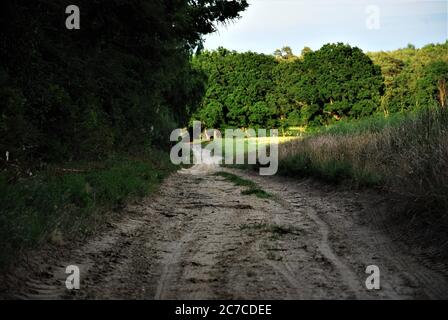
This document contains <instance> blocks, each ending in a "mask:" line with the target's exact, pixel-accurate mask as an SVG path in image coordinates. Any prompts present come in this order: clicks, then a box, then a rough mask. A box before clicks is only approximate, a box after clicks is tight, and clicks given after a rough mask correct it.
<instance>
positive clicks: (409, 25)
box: [205, 0, 448, 54]
mask: <svg viewBox="0 0 448 320" xmlns="http://www.w3.org/2000/svg"><path fill="white" fill-rule="evenodd" d="M249 3H250V6H249V8H248V9H246V11H245V12H243V13H242V14H241V16H242V17H241V19H239V20H236V21H234V22H231V23H229V24H227V25H220V26H219V27H218V32H216V33H214V34H212V35H209V36H207V37H206V38H205V40H206V41H205V48H206V49H209V50H212V49H216V48H218V47H220V46H222V47H225V48H227V49H231V50H236V51H254V52H260V53H266V54H272V53H273V52H274V51H275V49H278V48H282V47H284V46H290V47H291V48H292V49H293V52H294V53H296V54H300V52H301V50H302V48H303V47H305V46H308V47H310V48H311V49H313V50H317V49H319V48H320V47H322V45H324V44H326V43H330V42H332V43H333V42H343V43H348V44H350V45H352V46H357V47H359V48H361V49H363V50H364V51H380V50H384V51H387V50H394V49H398V48H403V47H406V46H407V45H408V44H413V45H415V46H416V47H422V46H424V45H426V44H428V43H442V42H445V41H446V40H447V39H448V0H249Z"/></svg>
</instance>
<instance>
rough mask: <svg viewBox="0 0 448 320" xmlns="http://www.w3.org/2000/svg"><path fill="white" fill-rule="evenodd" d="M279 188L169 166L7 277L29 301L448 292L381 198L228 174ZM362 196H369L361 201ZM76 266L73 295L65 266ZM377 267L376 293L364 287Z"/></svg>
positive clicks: (441, 274)
mask: <svg viewBox="0 0 448 320" xmlns="http://www.w3.org/2000/svg"><path fill="white" fill-rule="evenodd" d="M223 170H226V171H229V172H232V173H234V174H237V175H239V176H241V177H244V178H246V179H251V180H253V181H255V182H256V183H258V184H259V186H261V187H262V188H263V189H264V190H265V191H267V192H269V193H271V194H272V195H274V197H273V198H271V199H260V198H257V197H256V196H254V195H242V194H241V190H242V189H241V188H240V187H237V186H235V185H234V184H233V183H231V182H228V181H226V180H224V178H222V177H220V176H216V175H213V174H212V173H208V174H207V173H206V172H205V173H204V172H202V173H201V172H200V170H199V171H198V170H196V171H195V170H190V171H185V170H184V171H182V172H179V173H175V174H173V175H172V176H170V177H169V178H168V179H166V181H165V182H164V183H163V185H162V187H161V190H160V192H159V193H158V194H157V195H154V196H152V197H150V198H147V199H144V200H142V201H140V202H139V203H134V204H131V205H129V206H128V207H127V209H126V210H125V212H124V213H123V217H122V219H121V220H120V221H116V222H114V223H111V224H110V225H109V226H108V227H107V228H105V230H104V231H103V232H101V233H100V234H98V235H97V236H95V237H93V238H92V239H91V240H89V241H87V242H86V243H80V244H76V245H75V246H68V247H67V246H64V247H63V248H60V249H55V248H53V249H48V250H47V251H45V252H44V253H41V254H38V255H37V256H36V257H34V258H33V259H31V261H30V262H29V264H28V265H27V266H26V267H24V269H23V270H20V269H19V270H17V274H16V275H14V276H13V277H10V278H8V279H6V281H7V282H8V286H6V287H5V288H6V289H4V290H3V294H2V295H3V296H4V297H15V298H24V299H30V298H31V299H378V298H380V299H415V298H422V299H427V298H434V299H438V298H447V297H448V281H447V280H448V278H447V276H446V272H445V271H446V270H444V269H443V268H435V267H434V268H431V269H430V268H428V265H427V264H426V265H424V264H422V263H421V262H420V259H417V258H416V257H415V256H414V255H413V254H412V253H411V252H410V251H408V250H407V249H406V248H405V247H404V246H403V245H402V244H401V243H400V242H397V241H394V234H393V233H392V234H391V233H390V232H386V231H385V230H386V229H387V226H386V224H385V223H384V219H383V214H382V213H381V212H382V208H381V203H382V202H381V198H378V199H375V198H374V197H372V196H371V195H369V196H364V195H363V194H355V193H352V192H348V191H332V192H326V191H323V190H321V188H319V187H318V186H316V185H315V184H314V183H313V182H312V181H297V180H288V179H285V178H280V177H260V176H257V175H255V174H253V173H249V172H244V171H237V170H232V169H223ZM365 198H368V200H366V199H365ZM68 265H77V266H79V267H80V270H81V288H80V290H72V291H69V290H67V289H66V288H65V279H66V277H67V275H66V274H65V268H66V266H68ZM368 265H377V266H378V267H379V268H380V272H381V289H380V290H373V291H372V290H367V289H366V287H365V280H366V278H367V276H368V275H367V274H366V273H365V269H366V266H368Z"/></svg>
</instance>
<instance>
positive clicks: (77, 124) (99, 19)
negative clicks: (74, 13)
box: [0, 0, 247, 161]
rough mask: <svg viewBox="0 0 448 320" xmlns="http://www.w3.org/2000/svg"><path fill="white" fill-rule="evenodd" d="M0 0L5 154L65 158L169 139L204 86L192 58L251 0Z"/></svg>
mask: <svg viewBox="0 0 448 320" xmlns="http://www.w3.org/2000/svg"><path fill="white" fill-rule="evenodd" d="M69 4H71V3H69V2H67V1H63V0H36V1H31V2H30V1H23V0H14V1H12V0H6V1H2V2H1V4H0V136H1V139H0V152H1V154H0V157H2V158H4V155H5V153H6V152H7V151H8V152H9V154H10V155H11V159H14V160H15V159H19V160H25V159H27V160H30V159H36V158H37V159H42V160H44V161H45V160H47V161H64V160H67V159H78V158H101V157H104V156H106V155H107V154H109V153H110V152H111V151H113V150H119V149H123V150H130V149H135V148H144V147H146V146H148V145H154V144H156V145H158V146H160V145H162V144H164V143H166V142H167V141H169V139H168V138H167V136H168V135H167V134H168V133H169V132H170V131H171V130H172V129H173V128H174V127H177V126H179V125H180V124H184V123H185V122H186V121H187V120H188V119H189V117H190V113H191V112H192V111H194V108H195V106H197V104H198V101H200V98H201V95H202V93H203V87H204V85H203V83H204V75H203V74H202V73H201V72H200V71H198V70H195V69H194V68H192V66H191V64H190V58H191V55H192V53H193V52H194V50H196V49H197V48H198V47H200V46H201V39H202V37H203V35H205V34H208V33H211V32H213V31H214V30H215V27H216V24H217V23H225V22H226V21H228V20H229V19H235V18H237V17H238V16H239V13H240V12H241V11H242V10H244V9H245V8H246V7H247V2H246V1H245V0H234V1H227V0H188V1H185V0H127V1H121V0H95V1H91V0H79V1H76V4H77V5H78V6H79V8H80V12H81V29H80V30H67V29H66V28H65V19H66V18H67V15H66V14H65V9H66V7H67V6H68V5H69Z"/></svg>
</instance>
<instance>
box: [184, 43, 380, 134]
mask: <svg viewBox="0 0 448 320" xmlns="http://www.w3.org/2000/svg"><path fill="white" fill-rule="evenodd" d="M193 63H194V65H195V66H196V67H197V68H199V69H201V70H204V72H205V73H206V74H208V86H207V90H206V94H205V97H204V98H203V100H202V104H201V107H200V108H199V111H198V112H197V113H196V114H195V115H194V116H193V119H194V120H200V121H202V122H203V123H205V124H206V126H207V127H209V126H220V127H221V128H222V127H228V126H229V127H246V128H247V127H253V128H257V127H265V128H273V127H277V128H278V127H280V128H282V129H285V128H286V127H288V126H289V125H291V124H292V125H321V124H327V123H330V122H332V121H334V119H338V120H339V119H341V118H359V117H363V116H366V115H371V114H373V113H374V112H376V111H377V109H378V106H379V105H380V97H381V94H382V88H383V78H382V76H381V72H380V69H379V67H377V66H374V65H373V63H372V61H371V60H370V58H369V57H367V56H366V55H365V54H363V53H362V51H361V50H359V49H357V48H352V47H350V46H348V45H343V44H334V45H331V44H329V45H325V46H324V47H322V49H320V50H318V51H315V52H313V51H311V50H309V49H306V50H305V51H304V54H303V56H302V57H300V58H299V57H295V56H294V55H293V54H292V50H291V49H290V48H289V47H285V48H283V49H282V50H277V51H276V53H275V56H266V55H263V54H255V53H252V52H247V53H237V52H230V51H228V50H226V49H223V48H220V49H218V50H217V51H214V52H204V53H202V54H200V55H197V56H195V58H194V59H193ZM289 119H291V120H289Z"/></svg>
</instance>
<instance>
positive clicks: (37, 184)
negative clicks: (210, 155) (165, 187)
mask: <svg viewBox="0 0 448 320" xmlns="http://www.w3.org/2000/svg"><path fill="white" fill-rule="evenodd" d="M71 167H75V168H76V170H74V171H76V172H68V173H67V172H66V171H64V170H63V169H61V168H48V169H46V170H45V171H42V172H39V173H37V174H36V175H34V176H33V177H30V178H21V179H19V180H18V181H16V182H9V180H10V179H9V178H8V174H7V172H4V173H2V174H1V175H0V203H1V206H0V267H4V266H6V264H7V262H10V261H11V260H12V259H11V258H13V257H14V256H16V255H17V252H18V251H20V250H26V249H29V248H32V247H35V246H37V245H39V244H41V243H42V242H45V241H47V240H50V239H52V238H55V237H56V238H57V239H58V241H63V239H73V238H74V237H83V236H85V235H86V234H89V233H90V232H92V231H93V230H94V229H95V228H97V227H98V226H99V225H100V224H101V223H102V222H104V221H105V220H106V219H107V218H110V213H111V212H113V211H114V210H115V211H117V212H118V211H119V210H117V209H120V208H122V207H123V206H124V204H125V203H126V201H128V200H129V199H132V198H137V197H143V196H145V195H147V194H148V193H150V192H151V191H153V190H154V189H155V188H156V187H157V185H158V184H159V183H160V182H161V180H162V179H163V178H164V177H165V176H166V175H167V174H168V173H169V172H170V171H171V170H172V169H173V167H172V166H171V164H170V161H169V158H168V156H167V155H165V154H164V153H161V152H158V151H153V152H151V154H149V155H146V156H142V157H138V158H129V157H116V158H113V159H109V160H107V161H105V162H102V163H84V164H77V165H74V164H71ZM55 235H56V236H55Z"/></svg>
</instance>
